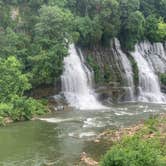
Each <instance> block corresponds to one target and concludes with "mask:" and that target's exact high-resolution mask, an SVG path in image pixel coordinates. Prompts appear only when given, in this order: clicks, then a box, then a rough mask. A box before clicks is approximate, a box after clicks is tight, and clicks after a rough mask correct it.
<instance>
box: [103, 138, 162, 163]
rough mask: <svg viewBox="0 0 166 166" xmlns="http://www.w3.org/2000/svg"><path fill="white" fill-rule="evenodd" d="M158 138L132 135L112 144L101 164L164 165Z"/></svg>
mask: <svg viewBox="0 0 166 166" xmlns="http://www.w3.org/2000/svg"><path fill="white" fill-rule="evenodd" d="M162 155H163V154H162V151H161V145H160V143H159V141H158V140H153V139H150V140H141V139H140V138H139V137H137V136H134V137H131V138H127V139H124V140H123V141H122V142H121V143H119V144H117V145H114V146H113V147H112V148H111V150H110V151H108V152H107V154H106V155H105V156H104V157H103V159H102V160H101V163H100V165H101V166H152V165H153V166H164V163H163V161H162V157H163V156H162Z"/></svg>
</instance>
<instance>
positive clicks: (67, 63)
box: [61, 44, 105, 110]
mask: <svg viewBox="0 0 166 166" xmlns="http://www.w3.org/2000/svg"><path fill="white" fill-rule="evenodd" d="M91 78H92V76H91V72H90V71H89V69H88V68H87V67H86V66H85V64H84V58H83V56H81V58H80V57H79V55H78V53H77V51H76V49H75V46H74V44H72V45H70V47H69V55H68V56H67V57H66V58H64V72H63V75H62V77H61V79H62V92H63V94H64V96H65V98H66V100H67V102H68V103H69V105H70V106H72V107H75V108H77V109H81V110H85V109H87V110H96V109H103V108H105V107H104V106H102V104H101V103H100V102H99V101H98V100H97V98H96V94H95V92H94V91H93V89H92V87H91V82H92V81H91Z"/></svg>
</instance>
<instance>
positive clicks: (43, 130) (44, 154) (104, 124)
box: [0, 103, 166, 166]
mask: <svg viewBox="0 0 166 166" xmlns="http://www.w3.org/2000/svg"><path fill="white" fill-rule="evenodd" d="M161 113H166V105H161V104H160V105H156V104H142V103H125V104H118V105H112V106H110V108H109V109H105V110H84V111H83V110H81V111H80V110H74V109H72V110H70V111H59V112H55V113H52V114H49V115H47V116H45V117H39V118H38V119H37V120H34V121H27V122H19V123H13V124H8V125H7V126H6V127H2V128H0V166H47V165H52V166H74V165H77V164H78V162H79V160H80V154H81V153H82V152H86V153H87V154H88V155H89V156H90V157H92V158H94V159H95V160H99V159H100V157H101V156H102V155H103V154H104V153H105V152H106V151H107V150H108V149H109V147H108V145H107V144H106V143H104V142H100V143H95V142H94V140H95V137H96V136H97V135H98V134H99V133H100V132H102V131H104V130H106V129H118V128H121V127H127V126H131V125H133V124H136V123H139V121H142V120H145V119H148V117H149V116H152V115H155V114H161Z"/></svg>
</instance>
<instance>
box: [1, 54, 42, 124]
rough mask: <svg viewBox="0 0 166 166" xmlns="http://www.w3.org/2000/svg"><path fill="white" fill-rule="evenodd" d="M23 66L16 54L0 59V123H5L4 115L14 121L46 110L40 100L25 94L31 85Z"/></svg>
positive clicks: (27, 118)
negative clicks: (22, 68)
mask: <svg viewBox="0 0 166 166" xmlns="http://www.w3.org/2000/svg"><path fill="white" fill-rule="evenodd" d="M21 67H22V66H21V63H20V62H19V61H18V60H17V59H16V57H14V56H9V57H8V58H7V59H2V58H1V59H0V76H1V77H0V124H4V117H10V118H11V119H12V120H14V121H18V120H29V119H31V118H32V116H33V115H36V114H42V113H44V111H45V108H44V106H43V105H42V104H41V103H40V102H38V101H36V100H34V99H32V98H26V97H24V96H23V95H24V92H25V91H26V90H29V89H30V88H31V85H30V83H29V80H28V77H27V75H26V74H23V73H22V71H21Z"/></svg>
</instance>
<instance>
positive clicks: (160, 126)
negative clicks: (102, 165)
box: [78, 114, 166, 166]
mask: <svg viewBox="0 0 166 166" xmlns="http://www.w3.org/2000/svg"><path fill="white" fill-rule="evenodd" d="M136 135H138V136H140V139H142V140H147V141H148V140H149V139H152V138H154V139H159V140H160V143H161V144H162V146H163V147H165V146H166V114H162V115H160V116H158V117H156V116H155V117H153V116H152V117H150V118H149V120H147V121H142V122H140V123H139V124H136V125H134V126H131V127H128V128H121V129H119V130H116V131H113V130H106V131H103V132H102V133H100V134H99V135H98V136H97V137H96V138H95V139H94V142H95V143H96V144H99V143H101V142H107V144H109V146H110V148H111V147H112V146H113V145H117V144H120V143H121V142H122V141H123V139H124V138H130V137H133V136H136ZM164 160H165V162H166V156H165V157H164ZM78 166H99V161H95V160H93V159H92V158H91V157H89V156H88V154H86V153H85V152H83V153H82V154H81V157H80V163H79V164H78Z"/></svg>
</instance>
